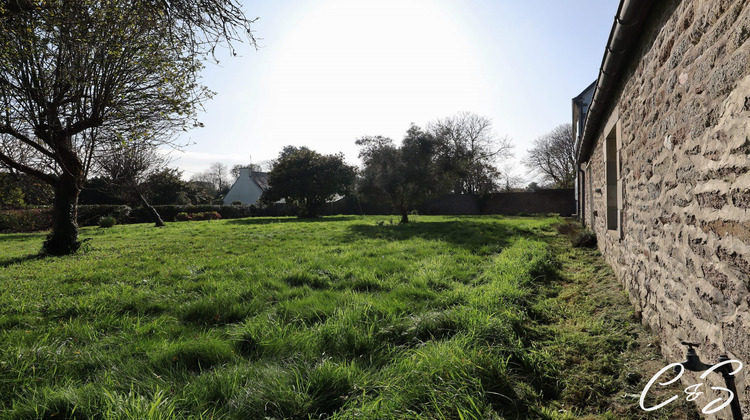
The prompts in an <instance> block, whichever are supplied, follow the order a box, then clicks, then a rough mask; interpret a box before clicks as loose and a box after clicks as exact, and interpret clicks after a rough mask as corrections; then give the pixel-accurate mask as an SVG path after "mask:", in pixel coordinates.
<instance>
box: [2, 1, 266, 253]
mask: <svg viewBox="0 0 750 420" xmlns="http://www.w3.org/2000/svg"><path fill="white" fill-rule="evenodd" d="M14 2H15V5H16V6H18V7H15V8H11V7H9V5H12V4H13V3H14ZM29 4H33V5H34V7H26V6H28V5H29ZM251 22H252V21H249V20H248V19H246V18H245V17H244V15H243V14H242V12H241V10H240V6H239V3H237V2H236V1H235V0H197V1H187V0H177V1H165V0H144V1H138V2H131V1H106V2H105V1H98V0H49V1H41V0H28V1H17V0H6V1H5V2H0V162H2V164H3V165H5V166H7V167H9V168H13V169H14V170H17V171H21V172H24V173H26V174H29V175H32V176H34V177H36V178H38V179H40V180H41V181H43V182H45V183H47V184H49V185H50V186H52V188H53V189H54V192H55V199H54V204H53V226H52V233H51V234H50V236H49V237H48V239H47V241H45V243H44V251H45V252H46V253H49V254H56V255H61V254H69V253H73V252H75V251H76V250H77V249H78V248H79V246H80V242H79V241H78V225H77V222H76V216H77V201H78V195H79V193H80V190H81V188H82V186H83V183H84V181H85V179H86V175H87V173H88V170H89V168H90V167H91V163H92V161H93V157H94V156H96V155H97V153H98V152H99V151H101V150H103V149H107V148H108V147H110V146H112V144H113V142H125V141H128V142H137V143H139V142H145V143H149V142H153V141H157V142H158V141H161V140H163V139H165V137H163V136H160V135H156V136H155V135H154V133H161V132H164V131H171V130H175V129H179V128H182V129H187V128H189V127H191V126H193V125H194V124H197V122H196V121H195V115H196V114H195V110H196V107H197V106H198V105H199V104H200V103H201V101H203V100H205V99H207V98H208V97H210V95H211V93H210V91H208V90H206V89H205V88H203V87H202V86H201V85H200V84H199V83H198V78H197V76H198V73H199V72H200V70H201V68H202V66H201V59H202V58H205V56H206V55H207V54H211V53H212V52H213V49H214V48H215V46H216V45H217V44H218V43H220V42H227V43H229V44H230V45H231V43H232V41H233V40H238V39H239V38H238V35H237V34H238V32H237V31H238V30H245V31H249V24H250V23H251ZM250 39H251V41H253V42H254V40H253V39H252V35H251V34H250ZM100 133H107V134H112V133H118V135H116V136H111V135H107V136H102V135H100ZM154 139H156V140H154Z"/></svg>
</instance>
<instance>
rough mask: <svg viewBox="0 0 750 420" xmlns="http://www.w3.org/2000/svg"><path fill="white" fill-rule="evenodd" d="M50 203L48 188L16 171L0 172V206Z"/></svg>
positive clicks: (50, 195) (50, 192) (50, 196)
mask: <svg viewBox="0 0 750 420" xmlns="http://www.w3.org/2000/svg"><path fill="white" fill-rule="evenodd" d="M51 202H52V191H51V190H50V188H49V186H47V185H46V184H44V183H42V182H40V181H39V180H37V179H36V178H34V177H31V176H28V175H26V174H23V173H19V172H17V171H10V172H0V206H13V207H17V206H27V205H30V206H40V205H47V204H50V203H51Z"/></svg>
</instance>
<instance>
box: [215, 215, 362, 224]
mask: <svg viewBox="0 0 750 420" xmlns="http://www.w3.org/2000/svg"><path fill="white" fill-rule="evenodd" d="M355 219H356V217H355V216H333V217H314V218H305V219H300V218H297V217H293V216H292V217H251V218H247V219H231V220H228V221H227V223H229V224H234V225H270V224H273V223H317V222H344V221H348V220H355Z"/></svg>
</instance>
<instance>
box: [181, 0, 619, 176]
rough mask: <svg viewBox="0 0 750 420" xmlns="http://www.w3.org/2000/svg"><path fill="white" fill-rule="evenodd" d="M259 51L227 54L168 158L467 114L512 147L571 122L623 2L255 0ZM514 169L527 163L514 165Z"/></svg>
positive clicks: (314, 143)
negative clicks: (193, 122) (195, 123)
mask: <svg viewBox="0 0 750 420" xmlns="http://www.w3.org/2000/svg"><path fill="white" fill-rule="evenodd" d="M247 3H248V4H247V5H246V6H245V10H246V13H247V14H248V16H253V17H255V16H258V17H260V20H258V22H257V23H256V24H255V26H254V29H255V35H256V36H257V37H258V38H262V39H261V40H260V45H261V46H262V48H260V49H259V50H257V51H255V50H254V49H252V48H250V47H249V46H247V45H238V52H239V53H240V56H239V57H230V56H229V54H228V53H226V51H223V52H219V54H218V57H219V59H220V63H219V64H218V65H217V64H212V63H208V64H207V65H206V69H205V71H204V80H203V82H204V84H205V85H207V86H208V87H209V88H210V89H212V90H213V91H215V92H216V93H217V94H216V96H215V97H214V98H213V99H212V100H211V101H209V102H207V103H206V104H205V112H203V113H202V114H201V116H200V119H201V121H202V122H203V123H204V124H205V127H204V128H198V129H195V130H192V131H190V132H189V133H186V134H184V135H182V136H181V138H180V141H182V142H183V143H184V142H188V141H190V142H191V143H193V144H191V145H190V146H188V147H186V148H185V149H184V151H185V152H184V153H174V154H173V156H174V157H175V158H177V159H176V160H175V161H174V163H173V165H174V166H178V167H180V168H181V169H183V170H184V171H185V173H184V176H185V177H186V178H189V177H190V176H191V175H192V174H193V173H195V172H198V171H201V170H204V169H206V168H208V165H209V164H210V163H211V162H215V161H220V162H224V163H226V164H227V165H229V166H231V165H234V164H236V163H247V162H248V161H250V159H251V156H252V161H253V162H260V161H264V160H269V159H274V158H276V157H277V155H278V153H279V151H280V150H281V148H282V147H283V146H286V145H297V146H308V147H310V148H312V149H313V150H317V151H319V152H321V153H326V154H329V153H338V152H343V153H344V154H345V155H346V158H347V161H349V162H350V163H353V164H357V163H358V159H357V147H356V146H355V144H354V141H355V140H356V139H357V138H358V137H361V136H364V135H384V136H388V137H391V138H393V139H394V140H395V141H397V142H399V141H400V140H401V138H402V136H403V134H404V133H405V132H406V129H407V128H408V127H409V124H410V123H411V122H414V123H416V124H417V125H420V126H424V125H426V124H427V122H429V121H430V120H433V119H435V118H439V117H445V116H449V115H452V114H455V113H456V112H459V111H471V112H474V113H477V114H479V115H483V116H487V117H490V118H492V120H493V122H494V128H495V131H496V132H497V133H498V134H499V135H500V136H508V137H510V138H511V139H512V141H513V143H514V145H515V157H514V158H513V159H512V160H511V162H510V163H511V164H512V163H513V162H517V161H518V160H520V159H521V158H523V156H524V155H525V153H526V150H527V149H528V148H529V147H530V144H531V142H532V141H533V140H534V139H535V138H537V137H539V136H541V135H543V134H544V133H546V132H548V131H549V130H551V129H552V128H554V127H555V126H557V125H558V124H562V123H567V122H570V119H571V117H570V113H571V98H573V97H574V96H576V95H577V94H578V93H580V92H581V91H582V90H583V89H584V88H586V87H587V86H588V85H589V84H590V83H591V82H592V81H593V80H594V79H595V78H596V76H597V73H598V68H599V65H600V64H601V59H602V55H603V53H604V47H605V44H606V41H607V37H608V35H609V30H610V28H611V26H612V21H613V18H614V15H615V13H616V10H617V4H618V1H616V0H565V1H563V0H556V1H553V0H524V1H521V0H494V1H493V0H462V1H458V0H284V1H279V0H255V1H253V2H247ZM516 166H517V169H516V171H517V172H518V173H519V174H521V175H524V174H525V170H524V169H523V168H522V167H520V165H516Z"/></svg>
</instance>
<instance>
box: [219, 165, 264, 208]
mask: <svg viewBox="0 0 750 420" xmlns="http://www.w3.org/2000/svg"><path fill="white" fill-rule="evenodd" d="M267 189H268V173H267V172H253V171H252V170H250V168H242V169H240V176H239V177H237V180H236V181H234V184H232V188H230V189H229V192H228V193H227V195H226V196H224V204H232V203H235V202H240V203H242V204H246V205H250V204H257V203H258V200H259V199H260V195H261V194H263V191H265V190H267Z"/></svg>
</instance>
